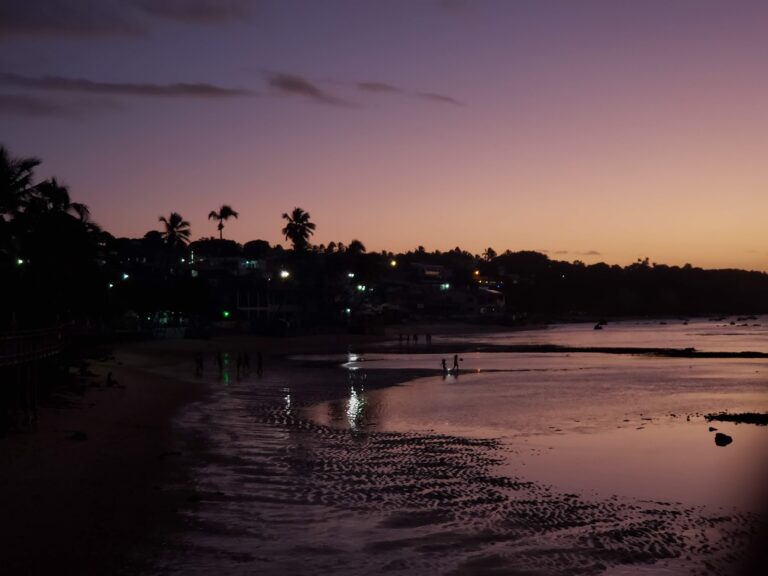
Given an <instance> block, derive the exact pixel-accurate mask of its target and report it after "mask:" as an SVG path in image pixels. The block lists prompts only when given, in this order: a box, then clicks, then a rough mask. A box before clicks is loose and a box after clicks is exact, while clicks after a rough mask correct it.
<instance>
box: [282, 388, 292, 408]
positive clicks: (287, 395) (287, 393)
mask: <svg viewBox="0 0 768 576" xmlns="http://www.w3.org/2000/svg"><path fill="white" fill-rule="evenodd" d="M283 392H285V396H284V397H283V399H284V400H285V409H286V410H290V409H291V389H290V388H283Z"/></svg>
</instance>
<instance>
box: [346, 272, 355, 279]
mask: <svg viewBox="0 0 768 576" xmlns="http://www.w3.org/2000/svg"><path fill="white" fill-rule="evenodd" d="M354 277H355V273H354V272H349V273H348V274H347V278H354Z"/></svg>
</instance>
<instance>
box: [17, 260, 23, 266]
mask: <svg viewBox="0 0 768 576" xmlns="http://www.w3.org/2000/svg"><path fill="white" fill-rule="evenodd" d="M22 264H24V260H22V259H21V258H18V259H17V260H16V265H17V266H21V265H22Z"/></svg>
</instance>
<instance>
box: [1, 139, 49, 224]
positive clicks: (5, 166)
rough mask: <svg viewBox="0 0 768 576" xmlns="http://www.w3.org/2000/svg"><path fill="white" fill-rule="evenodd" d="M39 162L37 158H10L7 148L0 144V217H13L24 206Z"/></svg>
mask: <svg viewBox="0 0 768 576" xmlns="http://www.w3.org/2000/svg"><path fill="white" fill-rule="evenodd" d="M39 164H40V160H39V159H37V158H11V155H10V152H8V149H7V148H6V147H5V146H0V218H2V217H3V216H6V215H7V216H10V217H14V216H15V215H17V214H18V213H19V211H20V210H21V209H22V208H23V207H24V204H25V203H26V201H27V199H28V198H29V195H30V194H31V192H32V189H33V185H32V178H33V176H34V170H35V167H37V166H38V165H39Z"/></svg>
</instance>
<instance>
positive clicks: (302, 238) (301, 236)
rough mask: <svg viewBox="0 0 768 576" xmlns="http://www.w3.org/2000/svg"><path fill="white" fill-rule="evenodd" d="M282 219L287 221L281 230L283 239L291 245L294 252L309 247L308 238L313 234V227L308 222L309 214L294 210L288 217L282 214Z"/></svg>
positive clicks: (297, 209)
mask: <svg viewBox="0 0 768 576" xmlns="http://www.w3.org/2000/svg"><path fill="white" fill-rule="evenodd" d="M283 219H285V220H287V221H288V223H287V224H286V225H285V228H283V230H282V232H283V235H284V236H285V239H286V240H290V241H291V242H292V243H293V249H294V250H296V251H302V250H305V249H306V248H307V246H308V245H309V237H310V236H311V235H312V234H314V233H315V225H314V223H312V222H310V221H309V212H304V210H302V209H301V208H294V209H293V211H292V212H291V213H290V215H289V214H287V213H284V214H283Z"/></svg>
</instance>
